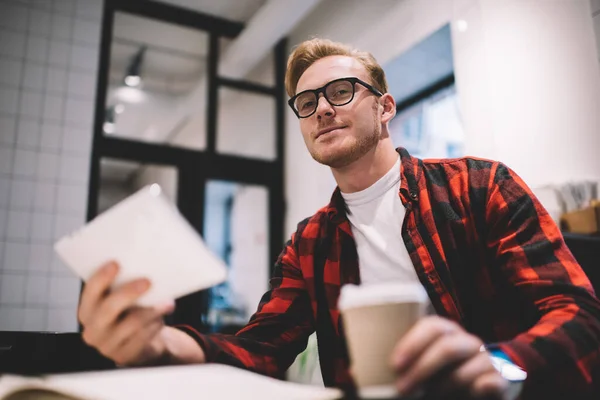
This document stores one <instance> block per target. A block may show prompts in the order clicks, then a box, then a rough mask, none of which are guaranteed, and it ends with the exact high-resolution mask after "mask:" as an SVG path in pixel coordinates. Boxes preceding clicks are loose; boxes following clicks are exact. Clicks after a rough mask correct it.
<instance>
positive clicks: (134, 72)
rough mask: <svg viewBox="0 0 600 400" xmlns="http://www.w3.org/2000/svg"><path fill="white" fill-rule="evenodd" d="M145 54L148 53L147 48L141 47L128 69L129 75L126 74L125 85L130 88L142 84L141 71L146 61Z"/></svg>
mask: <svg viewBox="0 0 600 400" xmlns="http://www.w3.org/2000/svg"><path fill="white" fill-rule="evenodd" d="M144 53H146V46H142V47H140V49H139V50H138V52H137V53H136V54H135V56H133V58H132V59H131V62H130V63H129V66H128V67H127V73H126V74H125V79H124V81H125V85H127V86H129V87H139V86H140V84H141V83H142V76H141V69H142V63H143V61H144Z"/></svg>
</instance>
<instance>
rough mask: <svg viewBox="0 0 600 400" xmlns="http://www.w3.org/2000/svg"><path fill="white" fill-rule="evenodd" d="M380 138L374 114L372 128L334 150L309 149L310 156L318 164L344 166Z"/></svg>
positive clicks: (363, 153) (379, 129) (362, 153)
mask: <svg viewBox="0 0 600 400" xmlns="http://www.w3.org/2000/svg"><path fill="white" fill-rule="evenodd" d="M380 139H381V126H380V124H378V123H377V119H376V118H375V116H374V121H373V129H369V131H368V133H366V134H362V135H358V137H356V136H355V137H354V140H353V141H352V143H350V145H347V146H345V148H343V149H340V150H339V151H336V152H319V151H318V150H317V149H314V148H313V149H312V150H311V151H310V154H311V156H312V157H313V159H314V160H315V161H317V162H318V163H320V164H324V165H327V166H328V167H330V168H334V169H339V168H344V167H346V166H348V165H350V164H352V163H353V162H355V161H356V160H359V159H360V158H361V157H363V156H364V155H365V154H367V153H368V152H369V151H370V150H371V149H373V148H374V147H375V146H377V143H379V140H380Z"/></svg>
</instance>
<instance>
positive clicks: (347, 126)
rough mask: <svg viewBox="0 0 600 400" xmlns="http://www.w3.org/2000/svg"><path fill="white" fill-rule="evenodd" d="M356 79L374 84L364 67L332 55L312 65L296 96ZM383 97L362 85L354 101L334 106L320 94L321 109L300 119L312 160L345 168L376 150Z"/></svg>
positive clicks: (299, 84)
mask: <svg viewBox="0 0 600 400" xmlns="http://www.w3.org/2000/svg"><path fill="white" fill-rule="evenodd" d="M346 77H356V78H359V79H361V80H363V81H365V82H368V83H371V84H373V82H372V81H371V79H370V77H369V74H368V73H367V71H366V69H365V68H364V66H363V65H362V64H361V63H360V62H359V61H358V60H356V59H354V58H352V57H346V56H329V57H325V58H322V59H320V60H318V61H317V62H315V63H314V64H312V65H311V66H310V67H309V68H308V69H307V70H306V71H305V72H304V73H303V74H302V76H301V77H300V80H299V81H298V85H297V88H296V93H300V92H302V91H304V90H309V89H317V88H320V87H322V86H323V85H325V84H327V83H328V82H330V81H332V80H334V79H338V78H346ZM379 109H380V106H379V98H378V97H377V96H375V95H374V94H373V93H372V92H370V91H369V90H368V89H367V88H365V87H364V86H362V85H360V84H356V85H355V95H354V99H353V100H352V101H351V102H350V103H349V104H346V105H343V106H332V105H331V104H329V102H328V101H327V100H326V99H325V98H324V96H323V95H320V97H319V100H318V106H317V110H316V111H315V113H314V114H313V115H311V116H310V117H307V118H300V130H301V131H302V136H303V137H304V142H305V143H306V147H307V148H308V151H309V152H310V154H311V155H312V157H313V158H314V159H315V160H316V161H318V162H320V163H321V164H325V165H328V166H330V167H332V168H342V167H345V166H347V165H349V164H351V163H353V162H354V161H356V160H358V159H359V158H361V157H362V156H363V155H365V154H366V153H367V152H368V151H369V150H371V149H373V148H374V147H375V146H376V145H377V143H378V141H379V139H380V137H381V117H380V111H379Z"/></svg>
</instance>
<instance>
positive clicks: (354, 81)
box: [288, 77, 383, 118]
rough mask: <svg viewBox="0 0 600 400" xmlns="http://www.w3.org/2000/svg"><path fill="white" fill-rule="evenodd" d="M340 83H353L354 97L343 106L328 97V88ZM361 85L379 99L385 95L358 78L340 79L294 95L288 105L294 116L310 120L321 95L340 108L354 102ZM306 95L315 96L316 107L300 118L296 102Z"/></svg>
mask: <svg viewBox="0 0 600 400" xmlns="http://www.w3.org/2000/svg"><path fill="white" fill-rule="evenodd" d="M340 81H347V82H350V83H352V97H350V100H348V101H346V102H344V103H341V104H334V103H332V102H331V100H329V98H328V97H327V92H326V90H327V87H328V86H329V85H332V84H334V83H336V82H340ZM357 83H360V84H361V85H363V86H364V87H366V88H367V89H369V91H371V92H372V93H373V94H375V95H376V96H378V97H381V96H383V93H381V91H379V90H378V89H377V88H375V87H374V86H373V85H370V84H368V83H367V82H365V81H363V80H360V79H358V78H355V77H346V78H338V79H334V80H332V81H329V82H327V83H326V84H325V85H323V86H321V87H320V88H318V89H309V90H304V91H302V92H300V93H297V94H296V95H294V96H293V97H292V98H291V99H289V100H288V105H289V106H290V108H291V109H292V111H294V114H296V117H298V118H308V117H310V116H311V115H313V114H314V113H316V112H317V108H318V106H319V94H320V93H323V97H325V100H327V102H328V103H329V104H331V105H332V106H334V107H339V106H345V105H346V104H349V103H351V102H352V100H354V95H355V94H356V84H357ZM305 93H313V94H314V95H315V100H316V103H315V104H316V105H315V109H314V110H313V112H311V113H310V114H308V115H305V116H303V117H301V116H300V113H299V112H298V110H297V109H296V107H295V106H294V102H295V101H296V99H297V98H298V97H299V96H301V95H303V94H305Z"/></svg>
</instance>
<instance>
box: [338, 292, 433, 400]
mask: <svg viewBox="0 0 600 400" xmlns="http://www.w3.org/2000/svg"><path fill="white" fill-rule="evenodd" d="M428 305H429V298H428V296H427V292H426V291H425V289H424V288H423V286H422V285H421V284H418V283H415V284H398V283H384V284H372V285H360V286H357V285H345V286H343V287H342V291H341V294H340V299H339V303H338V307H339V310H340V312H341V315H342V321H343V325H344V333H345V335H346V342H347V345H348V351H349V356H350V364H351V371H352V376H353V378H354V381H355V383H356V386H357V388H358V391H359V396H360V397H361V398H389V397H396V396H397V391H396V389H395V386H394V382H395V378H396V375H395V373H394V371H393V369H392V368H391V367H390V358H391V355H392V351H393V349H394V347H395V345H396V344H397V343H398V341H399V340H400V339H401V338H402V336H403V335H404V334H405V333H406V332H407V331H408V330H409V329H410V328H411V327H412V326H413V325H414V324H415V322H416V321H417V320H418V319H419V318H421V317H422V316H423V315H425V314H426V310H427V306H428Z"/></svg>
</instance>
